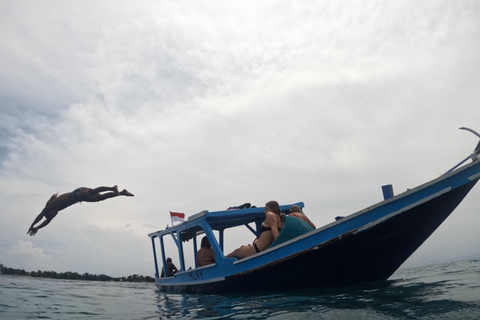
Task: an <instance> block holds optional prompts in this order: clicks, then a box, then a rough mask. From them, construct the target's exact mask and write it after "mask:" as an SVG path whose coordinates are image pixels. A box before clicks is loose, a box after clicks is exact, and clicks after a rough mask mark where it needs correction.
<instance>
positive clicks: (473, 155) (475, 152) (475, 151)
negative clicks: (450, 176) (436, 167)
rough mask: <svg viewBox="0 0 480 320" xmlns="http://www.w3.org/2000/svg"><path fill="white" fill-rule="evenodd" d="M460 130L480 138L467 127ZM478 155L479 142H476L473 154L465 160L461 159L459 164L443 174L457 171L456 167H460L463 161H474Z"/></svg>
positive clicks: (479, 149)
mask: <svg viewBox="0 0 480 320" xmlns="http://www.w3.org/2000/svg"><path fill="white" fill-rule="evenodd" d="M459 129H460V130H467V131H470V132H471V133H473V134H474V135H476V136H477V137H479V138H480V134H479V133H478V132H477V131H475V130H473V129H470V128H467V127H461V128H459ZM479 153H480V141H479V142H478V144H477V146H476V147H475V150H474V151H473V153H472V154H471V155H469V156H468V157H466V158H465V159H463V160H462V161H461V162H459V163H458V164H457V165H456V166H455V167H453V168H452V169H450V170H448V171H447V172H445V173H444V174H447V173H450V172H452V171H453V170H455V169H457V168H458V167H460V166H461V165H462V164H463V163H464V162H465V161H467V160H468V159H472V160H476V159H478V154H479Z"/></svg>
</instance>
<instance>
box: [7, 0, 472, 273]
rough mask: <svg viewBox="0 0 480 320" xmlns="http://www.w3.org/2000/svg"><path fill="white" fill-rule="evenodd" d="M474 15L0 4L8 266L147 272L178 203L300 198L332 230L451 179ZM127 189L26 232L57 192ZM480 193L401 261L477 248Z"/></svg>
mask: <svg viewBox="0 0 480 320" xmlns="http://www.w3.org/2000/svg"><path fill="white" fill-rule="evenodd" d="M479 21H480V4H479V3H478V2H477V1H474V0H460V1H422V2H415V1H395V2H393V3H392V2H385V1H317V2H315V3H299V2H298V1H261V2H259V1H215V0H214V1H174V2H171V1H140V2H138V1H137V2H122V3H121V4H120V3H118V2H117V1H101V2H98V1H81V2H65V1H42V2H38V1H0V36H1V39H2V46H1V49H0V67H1V72H0V218H1V222H0V262H1V263H3V264H5V265H8V266H10V267H15V268H24V269H26V270H28V271H31V270H38V269H40V270H55V271H58V272H62V271H77V272H79V273H85V272H89V273H97V274H100V273H104V274H109V275H112V276H124V275H130V274H134V273H138V274H143V275H151V276H152V275H153V273H154V270H153V258H152V253H151V245H150V240H149V239H148V237H147V234H148V233H150V232H153V231H156V230H158V229H161V228H162V229H163V228H164V227H165V226H166V225H167V224H170V223H171V222H170V217H169V213H168V212H169V211H170V210H171V211H180V212H185V213H186V215H187V216H188V215H192V214H195V213H197V212H200V211H202V210H204V209H207V210H211V211H216V210H222V209H226V208H228V207H229V206H232V205H238V204H241V203H244V202H251V203H252V204H255V205H257V206H263V205H264V204H265V203H266V202H267V201H269V200H277V201H279V202H280V203H282V204H288V203H293V202H298V201H304V202H305V205H306V207H305V212H306V213H307V214H308V215H309V217H310V218H311V219H312V220H313V221H314V222H315V224H316V225H317V226H321V225H324V224H326V223H329V222H331V221H332V220H333V219H334V217H335V216H337V215H348V214H350V213H354V212H356V211H358V210H360V209H363V208H365V207H367V206H370V205H372V204H374V203H376V202H379V201H381V200H382V194H381V186H382V185H384V184H393V188H394V191H395V192H396V193H400V192H403V191H405V190H406V189H407V188H412V187H415V186H417V185H419V184H421V183H424V182H426V181H428V180H431V179H434V178H436V177H438V176H439V175H440V174H442V173H444V172H445V171H446V170H448V169H449V168H450V167H452V166H453V165H455V164H456V163H457V162H459V161H460V160H461V159H463V158H464V157H465V156H467V155H468V154H469V153H471V151H472V150H473V148H474V147H475V145H476V143H477V140H478V139H476V138H475V136H474V135H472V134H470V133H468V132H465V131H460V130H458V128H459V127H462V126H466V127H471V128H473V129H476V130H480V117H479V116H480V111H479V110H480V109H479V102H480V73H479V72H478V71H479V70H480V54H479V52H480V50H479V49H480V23H479ZM115 184H118V186H119V187H120V188H121V189H123V188H127V189H128V190H129V191H131V192H133V193H134V194H135V197H134V198H126V197H119V198H115V199H112V200H107V201H104V202H101V203H83V204H76V205H74V206H72V207H70V208H67V209H66V210H64V211H62V212H60V214H59V215H58V216H57V217H56V218H55V220H53V222H52V223H51V224H50V225H48V226H47V227H46V228H44V229H41V230H40V231H39V232H38V234H37V235H36V236H35V237H29V236H27V235H26V232H27V230H28V228H29V226H30V224H31V223H32V221H33V219H34V218H35V216H36V215H37V214H38V213H39V212H40V211H41V210H42V208H43V207H44V205H45V202H46V201H47V200H48V198H49V197H50V195H51V194H53V193H56V192H57V191H59V192H60V193H64V192H70V191H72V190H73V189H75V188H77V187H79V186H87V187H97V186H100V185H107V186H111V185H115ZM479 194H480V188H478V187H477V188H476V189H474V190H473V191H472V192H471V193H470V194H469V196H468V197H467V198H466V199H465V201H464V202H463V203H462V204H461V205H460V206H459V208H458V209H457V210H456V211H455V212H454V213H453V214H452V216H450V218H449V219H448V220H447V221H446V222H445V223H444V224H443V225H442V226H441V227H440V228H439V229H438V230H437V232H436V233H434V235H433V236H432V237H431V238H430V239H429V240H428V241H427V242H426V243H425V244H424V245H423V246H422V247H421V248H420V249H419V250H418V251H417V252H416V253H415V254H414V255H413V256H412V257H411V258H410V260H409V261H408V262H407V263H406V264H405V266H413V265H419V264H426V263H436V262H441V261H448V260H453V259H462V258H465V257H471V256H480V251H479V249H478V243H479V242H480V233H479V232H478V227H479V226H480V214H479V213H480V201H479ZM251 238H252V236H251V234H250V235H249V234H247V233H238V234H237V232H236V231H235V235H234V237H233V238H232V241H229V243H227V244H226V248H227V250H231V249H233V248H235V247H237V246H239V245H240V244H246V243H249V242H251V241H252V239H251Z"/></svg>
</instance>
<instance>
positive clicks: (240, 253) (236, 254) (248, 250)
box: [227, 245, 257, 259]
mask: <svg viewBox="0 0 480 320" xmlns="http://www.w3.org/2000/svg"><path fill="white" fill-rule="evenodd" d="M255 253H257V252H256V250H255V247H254V246H250V245H249V246H241V247H240V248H237V249H235V250H234V251H233V252H232V253H229V254H228V255H227V258H238V259H242V258H245V257H248V256H251V255H253V254H255Z"/></svg>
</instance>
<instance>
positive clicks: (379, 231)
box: [161, 180, 477, 294]
mask: <svg viewBox="0 0 480 320" xmlns="http://www.w3.org/2000/svg"><path fill="white" fill-rule="evenodd" d="M476 182H477V180H475V181H472V182H469V183H467V184H465V185H463V186H461V187H459V188H457V189H454V190H452V191H450V192H448V193H445V194H443V195H441V196H439V197H437V198H435V199H433V200H431V201H429V202H426V203H424V204H421V205H419V206H417V207H414V208H412V209H410V210H408V211H405V212H403V213H401V214H398V215H396V216H394V217H392V218H390V219H388V220H386V221H384V222H383V223H379V224H377V225H375V226H373V227H371V228H369V229H366V230H363V231H359V232H355V231H352V232H349V233H348V234H344V235H343V236H342V238H341V239H338V238H334V239H332V240H330V241H328V242H327V243H323V244H318V245H317V246H314V247H312V248H310V249H309V250H305V251H302V252H299V253H297V254H295V255H293V256H290V257H287V258H285V259H283V260H281V261H275V262H272V263H270V264H267V265H264V266H261V267H259V268H256V269H254V270H251V271H248V272H245V273H242V274H237V275H232V276H229V277H227V278H226V279H225V280H224V281H219V282H215V283H209V284H200V285H180V284H178V285H173V286H162V287H161V289H162V290H164V291H170V292H179V293H180V292H181V293H202V294H209V293H215V294H219V293H240V292H255V291H257V292H259V291H271V290H292V289H305V288H318V287H322V286H332V285H346V284H356V283H362V282H368V281H378V280H385V279H388V278H389V277H390V276H391V275H392V274H393V273H394V272H395V271H396V270H397V269H398V268H399V267H400V266H401V265H402V263H404V262H405V260H407V258H408V257H409V256H410V255H412V254H413V253H414V252H415V250H417V249H418V247H420V245H421V244H422V243H423V242H424V241H425V240H426V239H427V238H428V237H429V236H430V235H431V234H432V233H433V232H434V231H435V230H436V229H437V228H438V226H440V224H441V223H442V222H443V221H444V220H445V219H446V218H447V217H448V216H449V215H450V214H451V213H452V212H453V210H454V209H455V208H456V207H457V206H458V204H459V203H460V202H461V201H462V200H463V198H464V197H465V196H466V195H467V194H468V192H469V191H470V190H471V189H472V188H473V186H474V185H475V183H476Z"/></svg>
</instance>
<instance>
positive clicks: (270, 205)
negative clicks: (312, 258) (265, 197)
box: [227, 201, 285, 259]
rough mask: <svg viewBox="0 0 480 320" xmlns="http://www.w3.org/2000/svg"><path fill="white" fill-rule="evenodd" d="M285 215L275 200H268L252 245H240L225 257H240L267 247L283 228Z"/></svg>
mask: <svg viewBox="0 0 480 320" xmlns="http://www.w3.org/2000/svg"><path fill="white" fill-rule="evenodd" d="M284 221H285V215H284V214H283V213H282V211H281V210H280V205H279V204H278V202H277V201H270V202H267V204H265V221H263V223H262V226H261V227H260V231H259V234H258V237H257V238H256V239H255V240H254V241H253V243H252V245H247V246H241V247H240V248H237V249H235V250H234V251H233V252H231V253H229V254H228V255H227V258H237V259H242V258H245V257H248V256H251V255H253V254H255V253H258V252H260V251H263V250H265V249H267V248H268V247H269V246H270V245H271V244H272V243H273V241H275V239H277V237H278V234H279V233H280V231H281V230H282V228H283V223H284Z"/></svg>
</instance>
